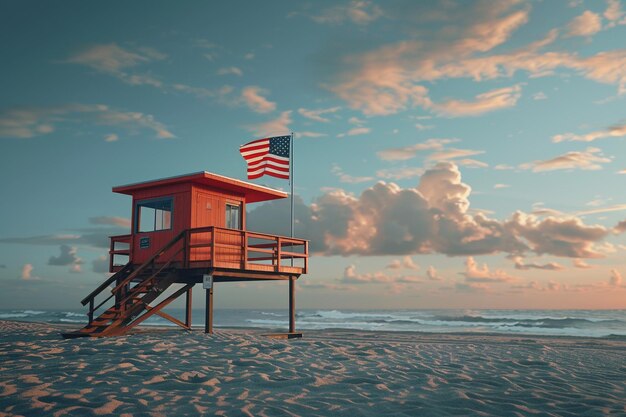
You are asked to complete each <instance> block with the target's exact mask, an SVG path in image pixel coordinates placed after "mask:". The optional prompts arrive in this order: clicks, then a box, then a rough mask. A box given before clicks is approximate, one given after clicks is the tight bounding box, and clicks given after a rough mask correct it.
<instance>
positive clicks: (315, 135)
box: [294, 130, 328, 139]
mask: <svg viewBox="0 0 626 417" xmlns="http://www.w3.org/2000/svg"><path fill="white" fill-rule="evenodd" d="M294 135H295V136H296V139H298V138H321V137H323V136H328V135H327V134H326V133H320V132H310V131H306V130H305V131H302V132H295V133H294Z"/></svg>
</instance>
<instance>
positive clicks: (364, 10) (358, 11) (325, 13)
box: [311, 0, 382, 25]
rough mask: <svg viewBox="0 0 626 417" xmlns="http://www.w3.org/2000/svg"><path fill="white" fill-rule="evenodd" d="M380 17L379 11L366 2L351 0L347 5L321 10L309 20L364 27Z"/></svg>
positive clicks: (380, 12) (363, 0)
mask: <svg viewBox="0 0 626 417" xmlns="http://www.w3.org/2000/svg"><path fill="white" fill-rule="evenodd" d="M381 16H382V11H381V9H380V8H379V7H378V6H377V5H376V4H373V3H372V2H371V1H367V0H352V1H350V2H349V3H348V4H347V5H340V6H334V7H331V8H328V9H324V10H322V11H321V12H320V13H319V14H316V15H313V16H311V19H313V21H315V22H317V23H322V24H340V23H343V22H344V21H351V22H352V23H356V24H359V25H366V24H368V23H371V22H373V21H374V20H376V19H378V18H379V17H381Z"/></svg>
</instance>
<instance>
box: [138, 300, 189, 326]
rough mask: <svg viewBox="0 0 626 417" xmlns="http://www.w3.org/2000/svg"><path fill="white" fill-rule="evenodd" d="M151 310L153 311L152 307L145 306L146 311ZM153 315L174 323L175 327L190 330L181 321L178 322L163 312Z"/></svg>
mask: <svg viewBox="0 0 626 417" xmlns="http://www.w3.org/2000/svg"><path fill="white" fill-rule="evenodd" d="M152 309H154V307H152V306H149V305H146V310H148V311H150V310H152ZM154 314H156V315H157V316H161V317H163V318H164V319H165V320H169V321H171V322H172V323H174V324H175V325H177V326H180V327H182V328H183V329H187V330H189V329H190V327H189V326H188V325H187V324H186V323H183V322H182V321H180V320H178V319H177V318H176V317H172V316H170V315H169V314H167V313H166V312H164V311H157V312H155V313H154Z"/></svg>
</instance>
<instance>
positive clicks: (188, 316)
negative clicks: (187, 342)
mask: <svg viewBox="0 0 626 417" xmlns="http://www.w3.org/2000/svg"><path fill="white" fill-rule="evenodd" d="M192 289H193V287H192V288H189V289H188V290H187V295H186V300H185V301H186V302H185V326H187V327H191V295H192V293H191V290H192Z"/></svg>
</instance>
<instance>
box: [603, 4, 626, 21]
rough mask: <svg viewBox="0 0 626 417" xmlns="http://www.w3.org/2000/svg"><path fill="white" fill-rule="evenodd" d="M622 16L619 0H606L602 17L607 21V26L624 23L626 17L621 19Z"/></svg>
mask: <svg viewBox="0 0 626 417" xmlns="http://www.w3.org/2000/svg"><path fill="white" fill-rule="evenodd" d="M623 16H624V12H623V11H622V8H621V3H620V0H607V7H606V10H605V11H604V17H605V19H607V20H608V21H609V24H608V25H607V27H609V28H610V27H614V26H616V25H625V24H626V19H622V17H623ZM620 19H621V20H620Z"/></svg>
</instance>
